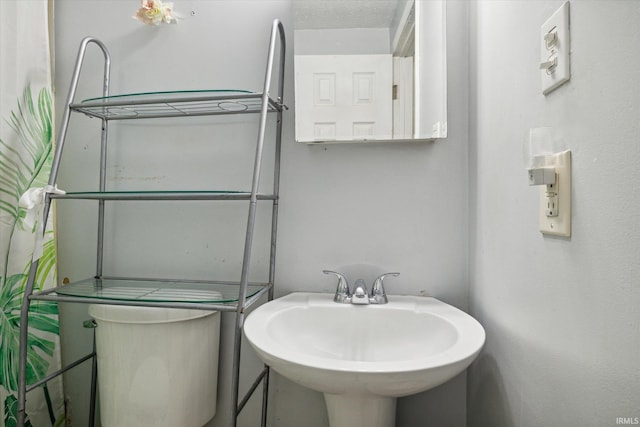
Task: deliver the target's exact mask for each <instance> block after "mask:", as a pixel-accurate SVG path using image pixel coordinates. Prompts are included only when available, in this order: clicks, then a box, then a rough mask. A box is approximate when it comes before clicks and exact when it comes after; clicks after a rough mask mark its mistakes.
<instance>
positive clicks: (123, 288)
mask: <svg viewBox="0 0 640 427" xmlns="http://www.w3.org/2000/svg"><path fill="white" fill-rule="evenodd" d="M238 286H239V285H238V284H237V283H223V282H190V281H157V280H152V279H149V280H147V279H119V278H109V279H105V278H103V279H96V278H90V279H86V280H81V281H79V282H74V283H70V284H68V285H64V286H61V287H58V288H56V289H55V293H56V294H57V295H61V296H68V297H78V298H86V299H98V300H104V301H128V302H149V303H154V302H155V303H195V304H197V303H208V304H228V303H235V302H237V301H238V294H239V292H238V291H239V289H238ZM266 287H267V285H265V284H249V285H248V286H247V295H246V298H251V297H253V296H254V295H256V294H258V293H259V292H260V291H261V290H264V289H266ZM36 298H37V297H36Z"/></svg>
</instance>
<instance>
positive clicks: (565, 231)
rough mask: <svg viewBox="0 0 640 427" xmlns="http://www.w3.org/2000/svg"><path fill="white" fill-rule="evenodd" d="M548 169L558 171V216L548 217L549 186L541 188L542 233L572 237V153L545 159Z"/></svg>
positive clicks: (548, 156)
mask: <svg viewBox="0 0 640 427" xmlns="http://www.w3.org/2000/svg"><path fill="white" fill-rule="evenodd" d="M544 159H545V164H544V166H546V167H553V168H555V171H556V178H557V179H556V187H557V188H556V190H557V194H558V196H557V198H556V201H557V207H556V209H557V216H548V214H549V211H548V207H547V206H548V202H549V197H548V195H547V192H548V190H547V186H546V185H542V186H540V208H539V218H540V231H541V232H542V233H543V234H551V235H554V236H564V237H571V151H570V150H567V151H563V152H561V153H555V154H549V155H546V156H545V157H544Z"/></svg>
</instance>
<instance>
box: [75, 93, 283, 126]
mask: <svg viewBox="0 0 640 427" xmlns="http://www.w3.org/2000/svg"><path fill="white" fill-rule="evenodd" d="M267 107H268V111H282V109H283V108H284V106H283V105H282V104H281V103H279V102H276V101H275V100H273V99H271V98H268V102H267ZM69 108H70V109H71V110H74V111H80V112H82V113H85V114H87V115H89V116H93V117H99V118H102V119H107V120H125V119H144V118H162V117H184V116H210V115H221V114H240V113H259V112H260V111H261V109H262V93H255V92H249V91H245V90H188V91H171V92H144V93H131V94H123V95H112V96H106V97H101V98H90V99H85V100H84V101H82V102H80V103H73V104H71V105H69Z"/></svg>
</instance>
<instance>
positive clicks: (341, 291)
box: [322, 270, 351, 303]
mask: <svg viewBox="0 0 640 427" xmlns="http://www.w3.org/2000/svg"><path fill="white" fill-rule="evenodd" d="M322 272H323V273H324V274H333V275H335V276H336V277H337V278H338V286H337V287H336V294H335V295H334V296H333V300H334V301H335V302H340V303H342V302H349V299H350V298H351V292H349V283H348V282H347V278H346V277H344V275H342V274H340V273H338V272H336V271H331V270H322Z"/></svg>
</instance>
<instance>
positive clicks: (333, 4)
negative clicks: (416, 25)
mask: <svg viewBox="0 0 640 427" xmlns="http://www.w3.org/2000/svg"><path fill="white" fill-rule="evenodd" d="M398 2H399V0H293V16H294V18H293V19H294V26H295V28H296V29H297V30H311V29H323V28H389V26H390V23H391V20H392V18H393V15H394V13H395V10H396V7H397V5H398Z"/></svg>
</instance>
